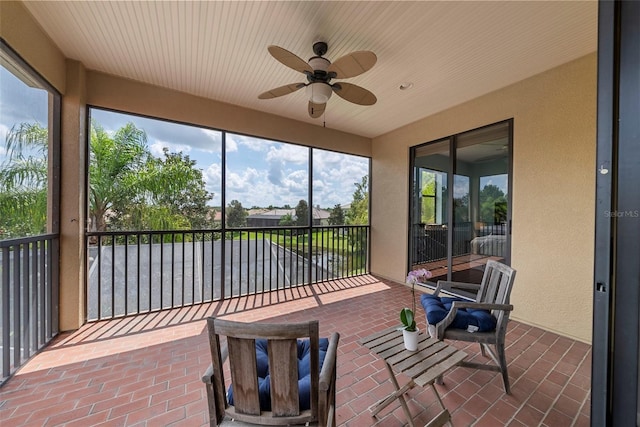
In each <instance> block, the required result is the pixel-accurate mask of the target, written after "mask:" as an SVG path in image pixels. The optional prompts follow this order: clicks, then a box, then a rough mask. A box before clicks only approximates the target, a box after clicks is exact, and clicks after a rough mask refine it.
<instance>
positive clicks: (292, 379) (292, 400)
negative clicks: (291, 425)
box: [269, 339, 300, 417]
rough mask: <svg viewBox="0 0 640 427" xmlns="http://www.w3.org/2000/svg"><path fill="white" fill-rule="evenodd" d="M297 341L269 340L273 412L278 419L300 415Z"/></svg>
mask: <svg viewBox="0 0 640 427" xmlns="http://www.w3.org/2000/svg"><path fill="white" fill-rule="evenodd" d="M296 341H297V340H292V339H287V340H269V375H270V377H271V412H273V415H275V416H277V417H291V416H294V415H299V414H300V405H299V402H298V357H297V353H298V346H297V342H296Z"/></svg>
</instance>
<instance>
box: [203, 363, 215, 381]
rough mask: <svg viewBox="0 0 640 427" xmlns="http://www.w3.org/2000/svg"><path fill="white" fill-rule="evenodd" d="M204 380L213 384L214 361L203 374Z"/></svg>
mask: <svg viewBox="0 0 640 427" xmlns="http://www.w3.org/2000/svg"><path fill="white" fill-rule="evenodd" d="M202 382H203V383H205V384H213V363H210V364H209V367H208V368H207V370H206V371H205V373H204V375H202Z"/></svg>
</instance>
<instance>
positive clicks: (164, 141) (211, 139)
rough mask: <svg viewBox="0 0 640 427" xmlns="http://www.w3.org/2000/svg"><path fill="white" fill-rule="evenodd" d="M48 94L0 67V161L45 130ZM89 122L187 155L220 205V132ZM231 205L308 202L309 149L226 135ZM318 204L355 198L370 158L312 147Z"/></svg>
mask: <svg viewBox="0 0 640 427" xmlns="http://www.w3.org/2000/svg"><path fill="white" fill-rule="evenodd" d="M47 97H48V93H47V92H46V91H45V90H43V89H39V88H32V87H29V86H27V85H26V84H25V83H23V82H22V81H20V80H19V79H18V78H17V77H15V76H14V75H13V74H12V73H10V72H9V71H8V70H7V69H5V68H4V67H2V66H0V163H2V162H3V161H4V160H6V154H7V153H6V143H5V142H6V137H7V133H8V132H9V131H10V129H11V128H12V126H14V125H19V124H20V123H34V122H36V123H39V124H40V125H42V126H43V127H47V115H48V111H47ZM90 111H91V113H90V114H91V119H92V120H95V121H96V122H97V123H99V125H100V126H102V127H103V129H104V130H105V131H107V132H108V133H110V134H112V133H114V132H115V131H117V130H118V129H119V128H121V127H122V126H124V125H125V124H127V123H128V122H132V123H133V124H134V125H135V126H136V127H138V128H139V129H143V130H144V131H145V132H146V134H147V144H148V147H149V149H150V151H151V153H152V154H153V155H155V156H157V157H163V148H165V147H166V148H168V149H169V151H170V152H173V153H176V152H182V153H183V154H184V155H186V156H189V158H190V159H191V160H195V161H196V168H198V169H200V170H202V173H203V179H204V181H205V185H206V189H207V191H209V192H210V193H212V194H213V198H212V200H211V201H210V202H209V205H211V206H220V205H221V202H222V172H221V171H222V152H221V150H222V135H223V133H222V132H221V131H217V130H211V129H204V128H200V127H196V126H188V125H184V124H178V123H174V122H169V121H164V120H156V119H151V118H146V117H140V116H135V115H130V114H126V113H117V112H113V111H106V110H101V109H91V110H90ZM225 148H226V167H227V173H226V189H227V190H226V191H227V193H226V203H227V204H229V203H230V202H231V201H232V200H238V201H240V203H242V205H243V206H244V207H245V208H251V207H268V206H274V207H282V206H285V205H289V206H291V207H295V206H296V205H297V204H298V202H299V201H300V200H305V201H306V202H307V203H309V200H308V193H309V176H310V174H309V170H308V169H309V152H310V150H309V148H307V147H303V146H298V145H295V144H287V143H282V142H276V141H269V140H264V139H260V138H254V137H249V136H245V135H238V134H231V133H227V135H226V141H225ZM313 163H314V171H313V193H312V194H313V201H312V203H313V205H314V206H320V207H322V208H332V207H334V206H335V205H337V204H340V205H342V206H345V205H348V204H350V203H351V201H352V200H353V193H354V192H355V190H356V186H355V184H356V183H360V182H361V181H362V178H363V177H364V176H366V175H367V174H368V173H369V159H368V158H364V157H359V156H352V155H346V154H341V153H335V152H329V151H325V150H319V149H313Z"/></svg>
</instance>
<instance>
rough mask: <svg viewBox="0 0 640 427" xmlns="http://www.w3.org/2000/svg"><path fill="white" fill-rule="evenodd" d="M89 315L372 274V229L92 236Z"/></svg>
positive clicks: (122, 312) (124, 313)
mask: <svg viewBox="0 0 640 427" xmlns="http://www.w3.org/2000/svg"><path fill="white" fill-rule="evenodd" d="M87 255H88V262H87V268H88V272H87V275H86V276H87V293H86V294H87V320H89V321H93V320H102V319H110V318H114V317H120V316H128V315H134V314H139V313H146V312H150V311H158V310H164V309H169V308H177V307H184V306H189V305H194V304H200V303H205V302H210V301H215V300H221V299H225V298H232V297H237V296H241V295H250V294H258V293H261V292H266V291H274V290H278V289H286V288H289V287H295V286H300V285H305V284H309V283H314V282H320V281H325V280H331V279H335V278H341V277H351V276H356V275H361V274H366V273H368V272H369V227H368V226H327V227H312V228H309V227H269V228H234V229H229V228H228V229H226V230H224V231H222V230H188V231H144V232H142V231H131V232H89V233H87Z"/></svg>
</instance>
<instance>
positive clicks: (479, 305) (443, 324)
mask: <svg viewBox="0 0 640 427" xmlns="http://www.w3.org/2000/svg"><path fill="white" fill-rule="evenodd" d="M459 308H473V309H475V310H502V311H512V310H513V305H511V304H489V303H483V302H471V301H469V302H467V301H454V302H453V304H451V310H449V313H448V314H447V316H446V317H445V318H444V319H442V320H441V321H440V323H438V324H437V325H436V335H437V337H438V339H442V337H443V336H444V331H445V330H446V329H447V328H448V327H449V325H451V324H452V323H453V321H454V319H455V318H456V314H457V313H458V309H459Z"/></svg>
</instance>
